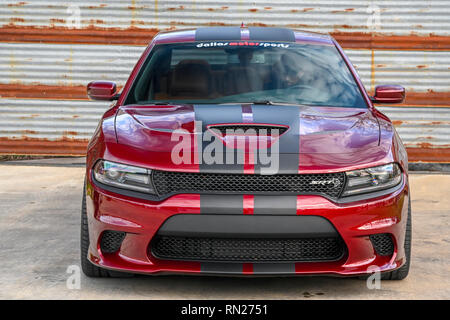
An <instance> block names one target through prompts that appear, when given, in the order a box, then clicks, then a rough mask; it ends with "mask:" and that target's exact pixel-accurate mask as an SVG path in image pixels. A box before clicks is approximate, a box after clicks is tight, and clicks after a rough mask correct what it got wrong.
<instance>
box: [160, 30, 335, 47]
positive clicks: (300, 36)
mask: <svg viewBox="0 0 450 320" xmlns="http://www.w3.org/2000/svg"><path fill="white" fill-rule="evenodd" d="M246 40H247V41H270V42H291V43H295V42H312V43H322V44H333V38H332V37H331V36H329V35H327V34H321V33H316V32H308V31H303V30H293V29H287V28H274V27H201V28H197V29H184V30H174V31H164V32H160V33H158V34H157V35H156V36H155V37H154V38H153V43H155V44H161V43H176V42H193V41H246Z"/></svg>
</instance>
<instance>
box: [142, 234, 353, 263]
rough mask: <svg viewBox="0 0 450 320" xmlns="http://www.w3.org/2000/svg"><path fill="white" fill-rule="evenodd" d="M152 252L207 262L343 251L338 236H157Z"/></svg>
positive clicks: (332, 255) (314, 257)
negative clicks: (284, 237)
mask: <svg viewBox="0 0 450 320" xmlns="http://www.w3.org/2000/svg"><path fill="white" fill-rule="evenodd" d="M151 250H152V253H153V255H154V256H156V257H157V258H160V259H168V260H194V261H211V262H302V261H303V262H306V261H336V260H339V259H340V258H341V257H342V256H343V255H344V252H345V245H344V243H343V241H342V239H340V238H308V239H225V238H222V239H220V238H199V237H173V236H157V237H156V238H155V239H154V240H153V241H152V245H151Z"/></svg>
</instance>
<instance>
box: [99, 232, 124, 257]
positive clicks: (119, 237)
mask: <svg viewBox="0 0 450 320" xmlns="http://www.w3.org/2000/svg"><path fill="white" fill-rule="evenodd" d="M124 238H125V232H120V231H112V230H107V231H104V232H103V233H102V240H101V241H100V249H101V250H102V252H103V253H114V252H116V251H119V249H120V246H121V245H122V241H123V239H124Z"/></svg>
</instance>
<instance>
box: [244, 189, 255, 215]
mask: <svg viewBox="0 0 450 320" xmlns="http://www.w3.org/2000/svg"><path fill="white" fill-rule="evenodd" d="M243 207H244V210H243V213H244V214H253V208H254V207H255V196H254V195H251V194H244V205H243Z"/></svg>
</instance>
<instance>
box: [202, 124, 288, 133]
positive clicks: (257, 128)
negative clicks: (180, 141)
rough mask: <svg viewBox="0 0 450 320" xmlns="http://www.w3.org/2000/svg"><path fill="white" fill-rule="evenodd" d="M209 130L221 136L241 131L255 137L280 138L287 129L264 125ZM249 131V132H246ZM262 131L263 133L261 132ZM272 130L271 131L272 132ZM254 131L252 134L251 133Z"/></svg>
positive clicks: (230, 126)
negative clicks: (275, 136)
mask: <svg viewBox="0 0 450 320" xmlns="http://www.w3.org/2000/svg"><path fill="white" fill-rule="evenodd" d="M209 129H213V130H219V132H220V133H221V134H222V135H225V134H226V133H227V130H231V131H237V130H239V131H243V132H244V134H257V135H279V136H281V135H282V134H283V133H285V132H286V130H287V129H288V128H286V127H282V126H266V125H259V126H257V125H216V126H210V127H209ZM247 130H250V131H247ZM261 130H263V131H261ZM272 130H273V131H272ZM252 131H254V132H252Z"/></svg>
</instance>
